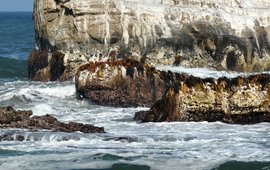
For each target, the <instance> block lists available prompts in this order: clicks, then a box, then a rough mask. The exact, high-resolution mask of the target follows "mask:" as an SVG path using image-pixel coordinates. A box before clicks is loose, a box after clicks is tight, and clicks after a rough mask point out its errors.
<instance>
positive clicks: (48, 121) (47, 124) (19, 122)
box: [0, 107, 104, 140]
mask: <svg viewBox="0 0 270 170" xmlns="http://www.w3.org/2000/svg"><path fill="white" fill-rule="evenodd" d="M31 116H32V112H31V111H16V110H14V109H13V108H12V107H0V127H1V128H26V129H48V130H52V131H59V132H76V131H80V132H83V133H104V128H102V127H95V126H93V125H90V124H82V123H75V122H69V123H62V122H59V121H58V120H57V119H56V118H54V117H53V116H50V115H45V116H33V117H31ZM0 140H23V138H22V137H21V136H17V138H16V139H14V137H10V136H0Z"/></svg>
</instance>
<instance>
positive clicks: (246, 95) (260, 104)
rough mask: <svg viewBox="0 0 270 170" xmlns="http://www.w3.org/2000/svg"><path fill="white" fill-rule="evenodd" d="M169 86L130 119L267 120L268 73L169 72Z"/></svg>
mask: <svg viewBox="0 0 270 170" xmlns="http://www.w3.org/2000/svg"><path fill="white" fill-rule="evenodd" d="M172 77H174V78H173V79H172V83H171V86H170V87H168V88H167V90H166V92H165V95H163V98H162V99H161V100H159V101H157V102H156V103H155V104H154V105H153V106H152V108H151V109H150V110H149V111H148V112H145V111H143V112H138V113H136V114H135V117H134V120H141V121H142V122H152V121H153V122H161V121H209V122H214V121H221V122H226V123H236V124H253V123H260V122H270V85H269V82H270V75H268V74H258V75H252V76H249V77H236V78H232V79H228V78H225V77H222V78H219V79H217V80H215V79H211V78H210V79H209V78H208V79H201V78H198V77H193V76H185V77H183V76H181V75H180V74H178V73H173V75H172Z"/></svg>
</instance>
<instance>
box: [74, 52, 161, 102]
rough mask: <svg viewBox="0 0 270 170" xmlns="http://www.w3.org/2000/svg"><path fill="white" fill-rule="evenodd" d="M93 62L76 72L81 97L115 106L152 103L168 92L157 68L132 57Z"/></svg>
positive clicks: (77, 89) (77, 86) (77, 88)
mask: <svg viewBox="0 0 270 170" xmlns="http://www.w3.org/2000/svg"><path fill="white" fill-rule="evenodd" d="M113 55H115V53H114V52H113V53H111V56H113ZM113 58H114V57H112V60H109V61H107V62H90V63H88V64H86V65H84V66H82V67H81V68H80V70H79V71H78V73H77V75H76V79H75V81H76V91H77V96H78V98H86V99H90V100H91V101H93V102H95V103H97V104H101V105H106V106H115V107H137V106H144V107H145V106H148V107H150V106H152V105H153V104H154V102H156V101H157V100H160V99H161V97H162V95H163V94H164V93H165V89H166V88H165V86H166V85H165V83H166V80H165V79H166V78H165V77H162V75H159V73H160V71H157V70H156V69H155V68H154V67H149V66H148V65H147V64H143V63H142V62H138V61H136V60H134V59H132V57H131V58H130V59H125V60H113Z"/></svg>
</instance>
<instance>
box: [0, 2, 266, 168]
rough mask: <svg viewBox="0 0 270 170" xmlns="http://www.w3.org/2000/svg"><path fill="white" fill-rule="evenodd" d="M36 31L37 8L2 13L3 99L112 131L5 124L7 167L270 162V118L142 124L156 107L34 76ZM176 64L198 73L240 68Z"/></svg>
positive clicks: (0, 144) (0, 150)
mask: <svg viewBox="0 0 270 170" xmlns="http://www.w3.org/2000/svg"><path fill="white" fill-rule="evenodd" d="M0 5H1V4H0ZM34 39H35V36H34V26H33V20H32V13H30V12H28V13H27V12H25V13H19V12H18V13H4V12H1V13H0V106H8V105H10V106H13V107H15V108H16V109H31V110H32V111H33V114H34V115H44V114H51V115H53V116H55V117H57V118H58V119H59V120H61V121H63V122H68V121H76V122H82V123H89V124H94V125H97V126H103V127H105V130H106V132H107V133H106V134H83V133H79V132H76V133H59V132H50V131H45V130H42V131H31V130H27V129H0V169H1V170H2V169H3V170H8V169H10V170H13V169H20V170H29V169H30V170H31V169H33V170H43V169H44V170H45V169H46V170H47V169H49V170H58V169H67V170H75V169H81V170H86V169H92V170H101V169H103V170H110V169H113V170H149V169H153V170H208V169H213V170H270V124H269V123H260V124H256V125H244V126H243V125H228V124H224V123H220V122H216V123H208V122H200V123H195V122H175V123H167V122H164V123H144V124H139V123H137V122H134V121H133V120H132V118H133V116H134V114H135V112H136V111H140V110H145V109H148V108H111V107H103V106H98V105H94V104H92V103H91V102H89V101H84V100H77V99H76V95H75V86H74V82H72V81H70V82H48V83H42V82H31V81H28V73H27V72H28V71H27V58H28V55H29V54H30V52H31V50H32V49H33V48H34V46H35V41H34ZM167 69H168V68H167ZM169 69H170V68H169ZM173 69H178V70H180V72H187V73H190V74H196V75H197V76H213V77H216V76H217V77H219V76H228V77H231V76H235V74H236V73H228V72H213V71H211V72H210V71H209V70H206V69H197V70H196V69H195V70H194V69H187V68H182V67H181V68H180V67H179V68H175V67H174V68H173ZM4 136H13V137H15V138H16V137H17V136H24V140H23V141H16V140H15V141H9V140H4V138H3V137H4Z"/></svg>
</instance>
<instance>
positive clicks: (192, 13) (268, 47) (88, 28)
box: [29, 0, 270, 81]
mask: <svg viewBox="0 0 270 170" xmlns="http://www.w3.org/2000/svg"><path fill="white" fill-rule="evenodd" d="M269 9H270V2H269V1H268V0H147V1H143V0H35V7H34V19H35V31H36V47H35V49H34V50H33V52H32V54H31V55H30V57H29V76H30V78H31V79H32V80H43V81H48V80H67V79H69V78H71V77H73V76H74V75H75V74H76V72H77V70H78V68H79V66H81V65H83V64H85V63H88V62H89V61H90V62H92V61H105V60H107V59H108V58H109V53H110V52H111V51H115V52H116V54H117V58H127V57H132V58H133V59H136V60H138V61H139V60H144V61H145V63H147V64H149V65H156V64H168V65H171V64H175V65H179V64H180V65H183V66H188V67H213V68H216V69H228V70H237V71H262V70H268V69H269V68H270V10H269Z"/></svg>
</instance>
